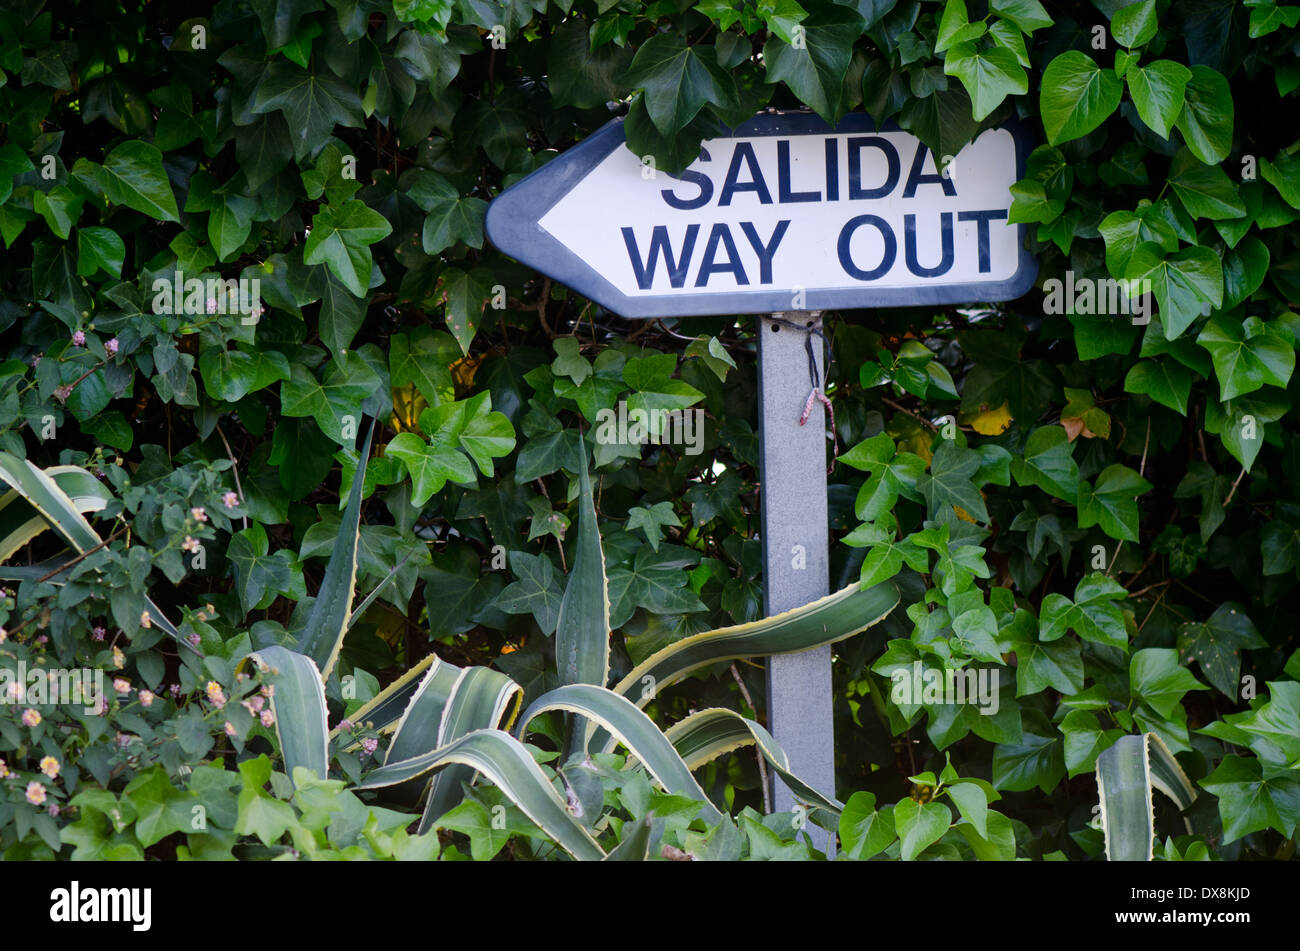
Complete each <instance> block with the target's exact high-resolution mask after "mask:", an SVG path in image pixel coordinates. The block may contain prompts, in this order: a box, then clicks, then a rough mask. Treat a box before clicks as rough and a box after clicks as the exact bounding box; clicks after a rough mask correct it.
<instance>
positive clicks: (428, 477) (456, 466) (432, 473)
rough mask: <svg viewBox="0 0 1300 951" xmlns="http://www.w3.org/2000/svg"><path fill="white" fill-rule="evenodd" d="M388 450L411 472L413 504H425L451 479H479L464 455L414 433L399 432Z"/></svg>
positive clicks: (463, 482) (463, 480) (470, 483)
mask: <svg viewBox="0 0 1300 951" xmlns="http://www.w3.org/2000/svg"><path fill="white" fill-rule="evenodd" d="M385 453H386V454H387V455H390V456H392V457H393V458H395V459H400V460H401V461H402V464H403V465H404V466H406V471H407V472H409V473H410V475H411V483H412V487H411V504H412V505H423V504H424V503H425V502H427V501H429V499H430V498H431V497H432V496H433V494H434V493H435V492H441V491H442V487H443V486H444V485H446V484H447V482H448V481H451V482H459V483H462V484H464V485H473V484H475V482H476V479H475V476H474V467H473V466H472V465H471V464H470V461H469V460H468V459H467V458H465V456H464V455H462V454H461V453H459V452H457V451H456V450H455V449H452V448H450V447H448V446H445V445H436V444H435V445H429V444H428V443H426V442H425V441H424V440H423V439H421V438H420V437H419V436H417V435H416V434H415V433H398V434H397V435H396V436H394V437H393V439H392V441H391V442H390V443H389V444H388V448H387V449H386V450H385Z"/></svg>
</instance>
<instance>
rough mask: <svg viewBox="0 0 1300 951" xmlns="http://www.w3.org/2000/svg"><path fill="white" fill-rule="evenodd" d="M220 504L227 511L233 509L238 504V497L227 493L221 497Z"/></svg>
mask: <svg viewBox="0 0 1300 951" xmlns="http://www.w3.org/2000/svg"><path fill="white" fill-rule="evenodd" d="M221 504H222V505H224V506H225V507H226V508H228V509H233V508H234V507H235V506H237V505H238V504H239V496H237V495H235V493H233V492H227V493H226V494H225V495H223V496H222V497H221Z"/></svg>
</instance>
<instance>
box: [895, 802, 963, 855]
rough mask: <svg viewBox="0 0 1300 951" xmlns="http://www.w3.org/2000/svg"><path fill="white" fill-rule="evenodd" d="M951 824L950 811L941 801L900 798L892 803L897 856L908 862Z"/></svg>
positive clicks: (937, 839) (932, 842)
mask: <svg viewBox="0 0 1300 951" xmlns="http://www.w3.org/2000/svg"><path fill="white" fill-rule="evenodd" d="M951 825H952V813H951V812H949V811H948V807H947V806H945V805H943V804H942V803H937V802H927V803H925V804H924V805H922V804H921V803H919V802H917V801H916V800H915V799H903V800H900V801H899V803H898V804H897V805H896V806H894V828H895V829H896V830H897V833H898V839H899V853H898V854H899V858H901V859H902V860H903V861H904V862H910V861H912V860H913V859H914V858H916V857H917V856H918V855H919V854H921V853H922V852H924V851H925V849H926V848H927V847H928V846H930V845H933V844H934V843H935V842H938V841H939V839H941V838H942V837H943V834H944V833H945V832H947V831H948V827H949V826H951Z"/></svg>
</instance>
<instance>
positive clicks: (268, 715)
mask: <svg viewBox="0 0 1300 951" xmlns="http://www.w3.org/2000/svg"><path fill="white" fill-rule="evenodd" d="M259 719H260V720H261V721H262V726H264V727H273V726H275V714H273V713H272V712H271V711H270V710H263V711H262V715H261V717H260V718H259Z"/></svg>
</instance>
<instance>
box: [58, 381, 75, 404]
mask: <svg viewBox="0 0 1300 951" xmlns="http://www.w3.org/2000/svg"><path fill="white" fill-rule="evenodd" d="M71 395H72V387H71V385H69V384H67V383H64V384H63V385H62V386H56V387H55V388H54V398H55V399H56V400H58V401H59V402H60V403H66V402H67V401H68V397H69V396H71Z"/></svg>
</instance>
